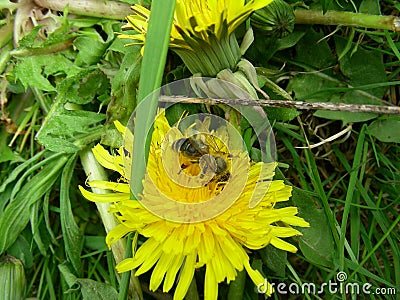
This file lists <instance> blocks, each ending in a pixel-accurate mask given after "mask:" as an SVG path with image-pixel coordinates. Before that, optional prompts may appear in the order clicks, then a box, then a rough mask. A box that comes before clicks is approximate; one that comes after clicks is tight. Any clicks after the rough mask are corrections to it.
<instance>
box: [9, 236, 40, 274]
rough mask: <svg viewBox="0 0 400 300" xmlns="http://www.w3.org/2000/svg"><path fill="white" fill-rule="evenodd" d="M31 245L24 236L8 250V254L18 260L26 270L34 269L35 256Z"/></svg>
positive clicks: (19, 237) (18, 238)
mask: <svg viewBox="0 0 400 300" xmlns="http://www.w3.org/2000/svg"><path fill="white" fill-rule="evenodd" d="M31 248H32V247H31V243H30V242H28V240H27V239H26V237H25V235H24V234H20V235H18V237H17V239H16V240H15V242H14V243H13V244H12V245H11V246H10V247H9V248H8V249H7V253H8V254H10V255H12V256H14V257H16V258H18V259H19V260H21V261H22V263H23V264H24V267H25V268H26V269H29V268H32V267H33V260H34V259H33V254H32V251H31Z"/></svg>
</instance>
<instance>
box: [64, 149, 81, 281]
mask: <svg viewBox="0 0 400 300" xmlns="http://www.w3.org/2000/svg"><path fill="white" fill-rule="evenodd" d="M75 163H76V155H73V156H71V157H70V158H69V160H68V162H67V163H66V165H65V167H64V170H63V172H62V175H61V186H60V218H61V229H62V233H63V239H64V244H65V253H66V254H67V257H68V259H69V261H70V262H71V263H72V266H73V267H74V269H75V271H76V272H77V274H80V272H81V257H80V256H81V252H82V248H83V242H84V236H83V234H82V232H81V231H80V229H79V227H78V226H77V225H76V223H75V220H74V215H73V213H72V209H71V199H70V197H69V189H70V187H71V179H72V175H73V173H74V167H75Z"/></svg>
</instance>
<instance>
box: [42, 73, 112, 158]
mask: <svg viewBox="0 0 400 300" xmlns="http://www.w3.org/2000/svg"><path fill="white" fill-rule="evenodd" d="M98 72H100V71H93V70H90V69H89V70H85V71H82V72H80V73H79V74H76V75H74V76H71V77H69V78H67V79H65V80H63V81H62V82H61V83H60V84H59V85H58V95H57V98H56V101H55V102H54V103H53V106H52V107H51V110H50V111H49V113H48V115H47V116H46V119H45V120H44V122H43V123H42V126H41V128H40V130H39V132H38V134H37V140H38V142H39V143H41V144H42V145H44V146H45V147H46V148H47V149H49V150H51V151H54V152H64V153H74V152H76V151H78V150H79V149H80V148H79V147H78V146H77V144H76V143H74V142H76V140H78V139H80V138H84V137H85V136H87V135H88V134H90V133H91V132H94V131H95V130H96V129H93V128H92V129H91V128H90V126H92V125H94V124H96V123H99V122H101V121H103V120H104V119H105V115H104V114H100V113H95V112H91V111H84V110H73V111H70V110H67V109H66V108H65V104H66V103H68V102H72V103H79V104H84V103H89V102H91V101H92V100H93V99H95V97H96V95H97V94H98V93H104V92H106V91H107V90H108V88H107V86H108V85H107V81H104V80H105V79H104V77H102V75H104V74H103V73H102V72H100V73H98ZM95 76H98V77H99V83H96V81H94V78H95ZM87 82H89V83H87ZM92 85H95V86H94V87H93V86H92ZM74 108H75V107H74Z"/></svg>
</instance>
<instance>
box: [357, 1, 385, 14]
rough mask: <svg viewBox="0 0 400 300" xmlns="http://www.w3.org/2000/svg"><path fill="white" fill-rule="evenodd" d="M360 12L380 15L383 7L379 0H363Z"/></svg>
mask: <svg viewBox="0 0 400 300" xmlns="http://www.w3.org/2000/svg"><path fill="white" fill-rule="evenodd" d="M358 12H360V13H365V14H371V15H380V14H381V8H380V4H379V0H363V1H361V3H360V7H359V9H358Z"/></svg>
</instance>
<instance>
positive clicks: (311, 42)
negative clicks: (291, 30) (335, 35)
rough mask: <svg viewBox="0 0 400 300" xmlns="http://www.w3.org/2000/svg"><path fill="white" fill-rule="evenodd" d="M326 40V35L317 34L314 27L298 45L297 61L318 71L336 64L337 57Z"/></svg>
mask: <svg viewBox="0 0 400 300" xmlns="http://www.w3.org/2000/svg"><path fill="white" fill-rule="evenodd" d="M323 38H324V33H323V32H322V31H321V32H316V31H315V30H314V29H313V28H312V27H311V28H310V29H309V30H308V31H307V33H306V35H305V36H304V37H303V38H302V39H301V40H300V41H299V42H298V43H297V45H296V61H298V62H302V63H304V64H307V65H309V66H313V67H314V68H316V69H322V68H327V67H330V66H332V65H334V64H335V61H336V60H335V57H334V56H333V55H332V51H331V49H330V47H329V45H328V43H327V41H326V40H325V39H323Z"/></svg>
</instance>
